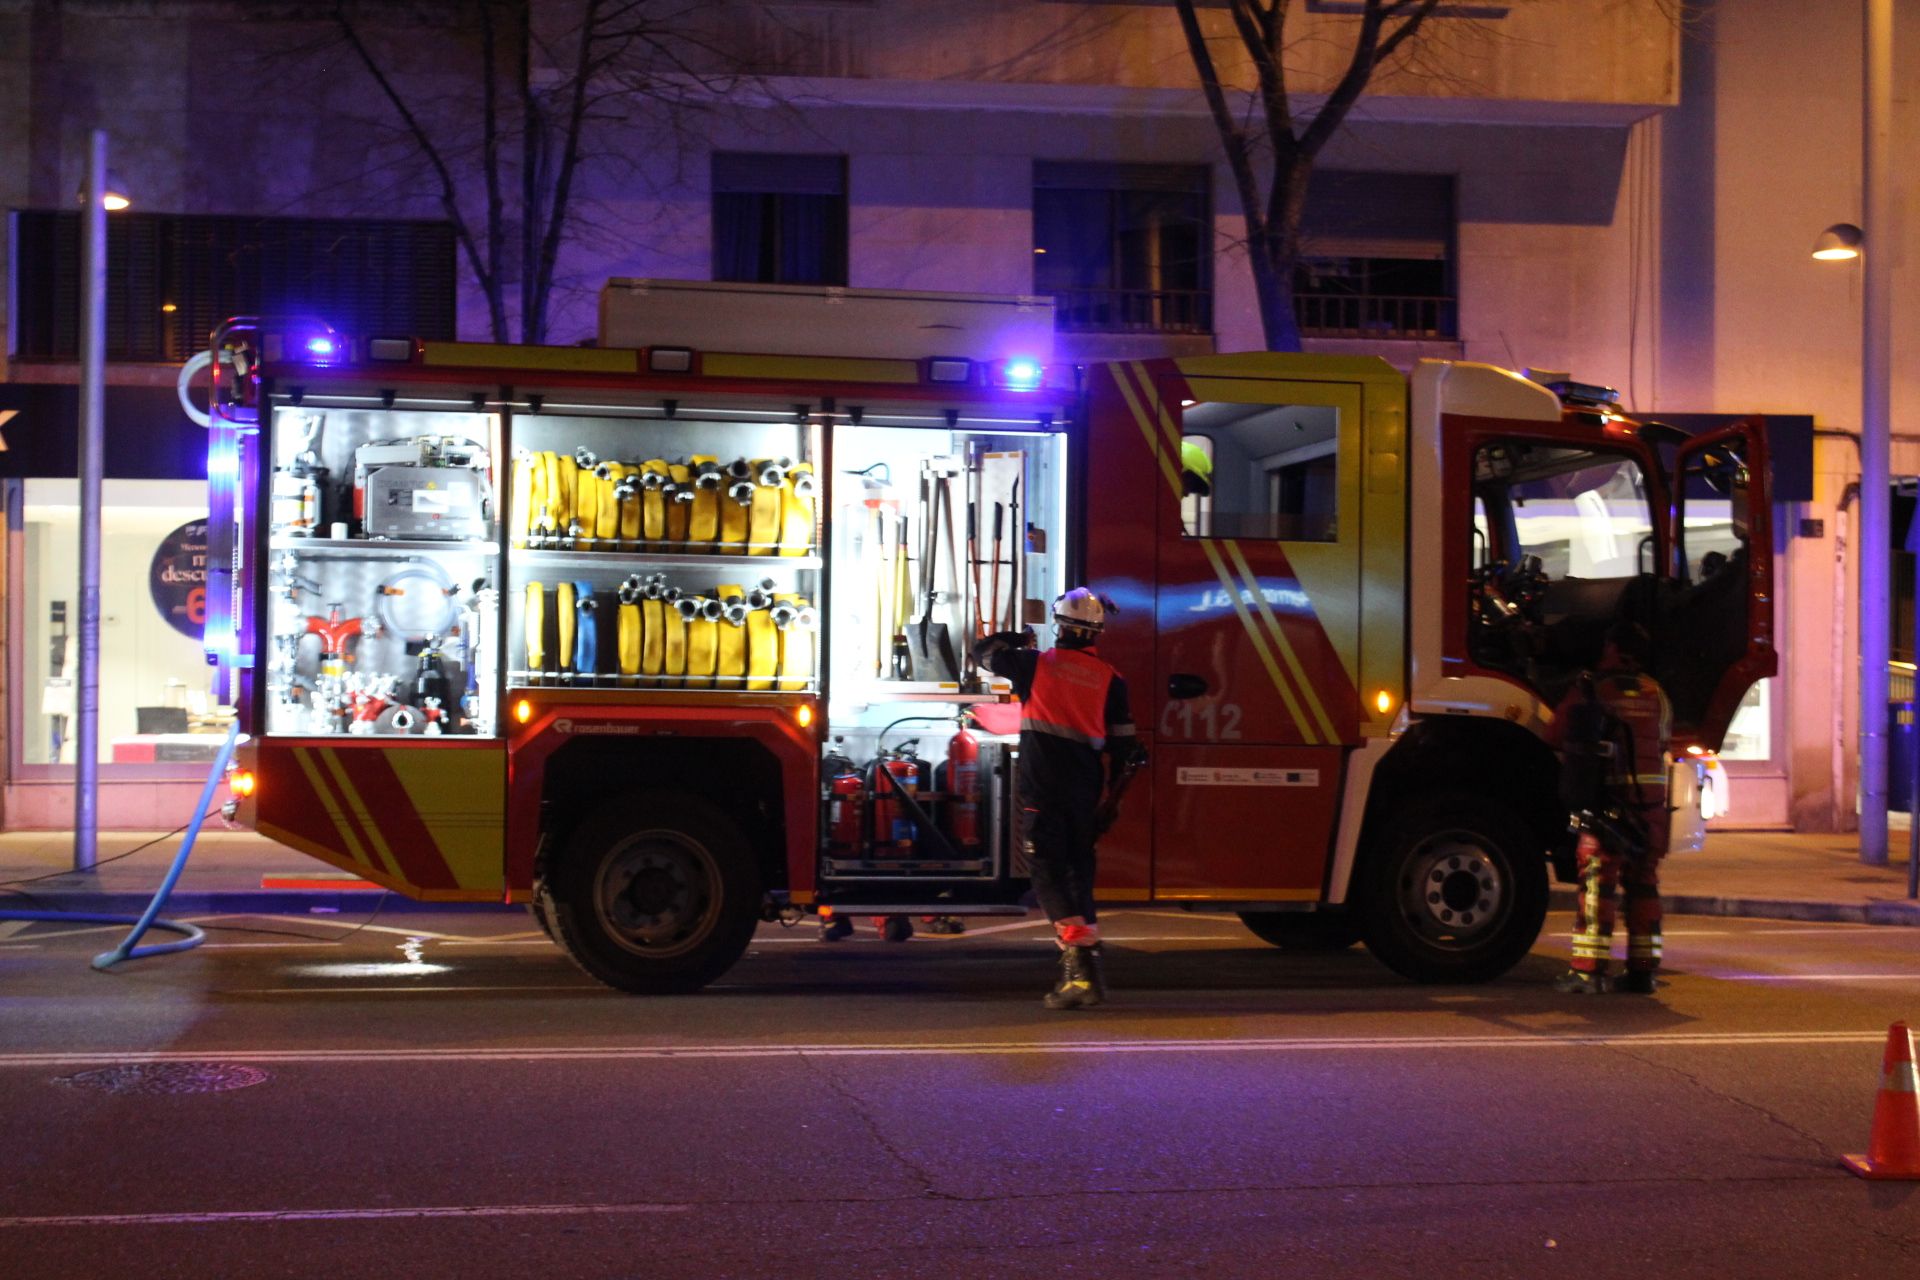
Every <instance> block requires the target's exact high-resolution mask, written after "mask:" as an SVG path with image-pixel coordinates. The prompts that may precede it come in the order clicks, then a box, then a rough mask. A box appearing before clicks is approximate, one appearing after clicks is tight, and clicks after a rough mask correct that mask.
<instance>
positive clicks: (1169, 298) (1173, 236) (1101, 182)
mask: <svg viewBox="0 0 1920 1280" xmlns="http://www.w3.org/2000/svg"><path fill="white" fill-rule="evenodd" d="M1208 206H1209V201H1208V199H1207V170H1206V169H1205V167H1203V166H1195V165H1146V164H1078V163H1061V162H1052V161H1045V160H1042V161H1037V162H1036V163H1035V164H1034V166H1033V289H1034V292H1035V293H1044V294H1051V295H1053V299H1054V303H1055V307H1056V310H1055V315H1056V316H1057V317H1058V322H1059V326H1060V327H1061V328H1062V329H1081V330H1093V331H1104V332H1130V331H1140V332H1150V333H1208V332H1211V331H1212V329H1213V220H1212V214H1211V212H1210V211H1209V207H1208Z"/></svg>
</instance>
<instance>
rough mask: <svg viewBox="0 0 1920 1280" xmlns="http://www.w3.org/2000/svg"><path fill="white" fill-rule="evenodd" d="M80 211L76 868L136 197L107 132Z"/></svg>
mask: <svg viewBox="0 0 1920 1280" xmlns="http://www.w3.org/2000/svg"><path fill="white" fill-rule="evenodd" d="M80 201H81V213H80V433H79V453H80V652H79V654H78V655H77V657H78V662H77V663H76V664H75V665H76V666H77V667H78V668H79V670H78V671H77V672H76V676H77V678H76V680H75V682H74V683H75V684H76V685H78V686H79V687H78V689H77V690H76V692H77V694H78V697H77V698H76V699H75V701H76V703H77V705H76V706H75V708H74V710H75V711H76V712H78V713H79V714H78V715H77V716H76V717H75V725H74V735H73V742H74V747H73V750H74V761H73V765H74V768H73V869H74V870H75V871H91V870H93V869H94V867H95V865H96V864H97V863H98V861H99V834H100V808H99V799H100V476H101V471H102V459H103V457H104V455H105V452H106V416H105V383H106V354H107V211H108V210H110V209H111V210H119V209H125V208H126V207H127V206H128V205H129V204H131V203H132V201H130V200H129V199H128V198H127V193H126V190H125V188H124V187H123V186H122V185H121V184H120V183H118V182H115V181H112V180H111V178H110V176H109V174H108V172H107V135H106V131H105V130H102V129H95V130H94V131H93V134H92V137H91V138H90V139H89V146H88V151H87V177H86V182H85V183H84V184H83V186H82V187H81V195H80Z"/></svg>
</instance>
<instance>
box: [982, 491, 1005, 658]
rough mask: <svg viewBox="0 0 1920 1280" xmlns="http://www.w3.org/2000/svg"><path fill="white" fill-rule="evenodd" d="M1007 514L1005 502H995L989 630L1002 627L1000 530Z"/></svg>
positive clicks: (988, 608)
mask: <svg viewBox="0 0 1920 1280" xmlns="http://www.w3.org/2000/svg"><path fill="white" fill-rule="evenodd" d="M1006 515H1007V509H1006V506H1005V505H1004V504H1003V503H999V502H996V503H994V504H993V573H992V576H991V582H992V585H993V595H992V597H991V599H992V603H991V604H989V605H988V606H987V608H986V609H985V610H984V613H985V614H986V618H987V630H989V631H997V630H999V629H1000V553H1001V541H1000V530H1001V526H1002V524H1003V523H1004V521H1005V519H1006Z"/></svg>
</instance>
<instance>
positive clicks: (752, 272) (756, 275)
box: [713, 151, 847, 285]
mask: <svg viewBox="0 0 1920 1280" xmlns="http://www.w3.org/2000/svg"><path fill="white" fill-rule="evenodd" d="M713 278H714V279H715V280H741V281H746V282H748V283H757V284H828V285H844V284H846V283H847V161H846V157H844V156H819V155H778V154H772V153H767V152H757V151H754V152H749V151H722V152H716V153H715V154H714V157H713Z"/></svg>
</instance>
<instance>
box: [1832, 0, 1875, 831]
mask: <svg viewBox="0 0 1920 1280" xmlns="http://www.w3.org/2000/svg"><path fill="white" fill-rule="evenodd" d="M1865 8H1866V24H1865V26H1866V32H1865V40H1864V41H1863V55H1864V57H1863V61H1864V74H1863V76H1862V88H1861V116H1862V128H1861V141H1862V147H1861V176H1862V179H1863V181H1862V187H1863V192H1862V194H1863V195H1864V197H1865V199H1864V201H1863V203H1864V205H1865V209H1864V211H1863V212H1864V217H1863V225H1864V228H1865V229H1864V231H1863V230H1862V228H1861V227H1857V226H1854V225H1853V224H1851V223H1845V222H1842V223H1836V224H1835V225H1833V226H1831V227H1828V228H1827V229H1826V230H1825V231H1823V232H1821V233H1820V239H1819V242H1818V243H1816V244H1815V245H1814V248H1813V256H1814V257H1816V258H1820V259H1822V260H1825V261H1849V260H1851V259H1854V258H1859V259H1861V260H1862V265H1863V267H1864V271H1863V272H1862V275H1863V277H1864V279H1863V287H1862V289H1861V308H1860V623H1859V625H1860V861H1862V862H1864V863H1866V864H1867V865H1868V866H1874V867H1884V866H1885V865H1887V659H1888V656H1889V654H1888V647H1889V640H1890V637H1889V636H1888V634H1887V632H1888V625H1887V624H1888V612H1887V609H1888V601H1889V599H1890V598H1891V596H1892V594H1893V581H1892V575H1891V573H1890V571H1889V569H1890V566H1889V561H1890V560H1891V559H1892V548H1891V547H1890V546H1889V541H1890V524H1891V521H1890V519H1889V516H1890V512H1889V508H1890V507H1891V505H1892V499H1891V496H1890V495H1889V493H1888V491H1887V490H1888V486H1889V484H1890V483H1891V481H1892V477H1891V474H1890V473H1891V471H1892V458H1891V453H1892V447H1893V430H1892V423H1891V420H1890V412H1889V410H1890V405H1891V401H1892V396H1893V379H1892V376H1891V370H1892V363H1893V351H1892V338H1893V333H1892V329H1893V310H1892V306H1891V303H1892V294H1891V289H1892V267H1893V261H1892V258H1893V255H1892V254H1891V253H1890V252H1888V247H1889V246H1890V245H1891V244H1892V243H1893V241H1894V232H1895V228H1894V221H1893V189H1892V185H1891V179H1892V177H1893V166H1892V164H1891V159H1892V154H1891V146H1892V144H1891V137H1892V124H1893V0H1866V4H1865ZM1868 236H1874V237H1877V238H1876V239H1875V240H1874V242H1873V243H1872V244H1871V245H1869V244H1868V243H1867V237H1868ZM1868 250H1871V252H1868Z"/></svg>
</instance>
